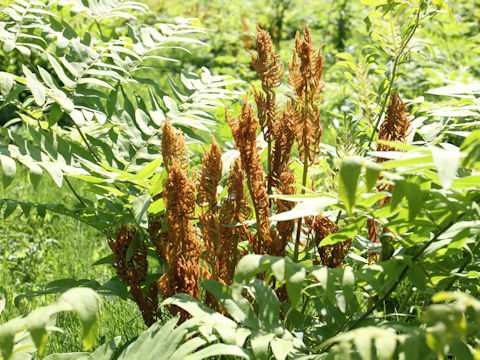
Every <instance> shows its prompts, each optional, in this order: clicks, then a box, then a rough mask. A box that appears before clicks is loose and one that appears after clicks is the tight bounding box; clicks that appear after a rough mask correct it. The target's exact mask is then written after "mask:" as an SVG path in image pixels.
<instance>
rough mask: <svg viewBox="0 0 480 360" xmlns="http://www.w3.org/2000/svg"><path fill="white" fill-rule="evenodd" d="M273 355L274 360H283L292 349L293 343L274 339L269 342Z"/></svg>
mask: <svg viewBox="0 0 480 360" xmlns="http://www.w3.org/2000/svg"><path fill="white" fill-rule="evenodd" d="M270 346H271V348H272V352H273V355H274V356H275V359H276V360H285V359H286V358H287V356H288V354H289V353H290V351H291V350H292V349H293V342H292V341H288V340H285V339H280V338H275V339H273V340H272V341H271V342H270Z"/></svg>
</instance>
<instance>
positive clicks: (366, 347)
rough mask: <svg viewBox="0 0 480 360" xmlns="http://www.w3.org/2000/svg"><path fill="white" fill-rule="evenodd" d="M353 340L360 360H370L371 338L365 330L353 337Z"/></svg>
mask: <svg viewBox="0 0 480 360" xmlns="http://www.w3.org/2000/svg"><path fill="white" fill-rule="evenodd" d="M353 342H354V343H355V347H356V348H357V351H358V353H359V354H360V357H361V358H362V360H372V338H371V335H370V334H369V333H368V332H367V331H366V332H365V333H358V334H357V335H356V336H355V337H354V338H353Z"/></svg>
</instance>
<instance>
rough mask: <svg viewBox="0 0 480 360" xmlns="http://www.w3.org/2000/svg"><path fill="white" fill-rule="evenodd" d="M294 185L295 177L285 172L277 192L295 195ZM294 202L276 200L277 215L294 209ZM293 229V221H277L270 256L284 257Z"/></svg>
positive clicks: (291, 173) (289, 172) (287, 171)
mask: <svg viewBox="0 0 480 360" xmlns="http://www.w3.org/2000/svg"><path fill="white" fill-rule="evenodd" d="M294 183H295V175H294V174H293V172H291V171H289V170H285V171H284V172H283V173H282V174H281V175H280V179H279V183H278V187H277V189H278V192H279V193H280V194H282V195H295V193H296V192H297V191H296V188H295V187H294V186H293V184H294ZM294 206H295V202H293V201H288V200H282V199H278V200H277V214H280V213H282V212H286V211H290V210H292V209H293V208H294ZM294 229H295V222H294V220H286V221H279V222H278V223H277V233H278V235H277V236H276V238H274V241H273V242H272V245H271V247H270V249H269V252H268V253H269V254H270V255H275V256H285V249H286V247H287V244H288V242H289V241H290V239H291V238H292V234H293V230H294Z"/></svg>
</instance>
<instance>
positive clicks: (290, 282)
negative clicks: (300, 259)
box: [285, 258, 306, 307]
mask: <svg viewBox="0 0 480 360" xmlns="http://www.w3.org/2000/svg"><path fill="white" fill-rule="evenodd" d="M305 276H306V271H305V268H304V267H303V266H300V265H299V264H297V263H294V262H293V261H291V260H290V259H289V258H285V277H286V284H285V287H286V288H287V294H288V299H289V300H290V304H291V305H292V307H295V306H296V305H297V304H298V302H299V301H300V293H301V291H302V289H303V281H304V280H305Z"/></svg>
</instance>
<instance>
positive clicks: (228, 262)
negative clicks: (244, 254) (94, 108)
mask: <svg viewBox="0 0 480 360" xmlns="http://www.w3.org/2000/svg"><path fill="white" fill-rule="evenodd" d="M227 187H228V195H227V196H226V197H225V198H224V199H223V202H222V206H221V208H220V212H219V220H220V237H221V239H222V241H221V244H220V251H219V254H218V258H217V261H218V262H217V269H218V274H217V279H218V281H220V282H221V283H223V284H225V285H230V284H231V283H232V279H233V273H234V270H235V266H236V264H237V261H238V259H239V257H240V256H239V254H238V243H239V241H241V240H242V239H245V238H247V239H250V238H252V235H251V234H250V232H249V231H248V230H247V228H246V226H245V225H244V221H245V220H247V219H248V218H250V215H251V210H250V208H249V205H248V201H247V200H246V199H245V194H244V188H245V175H244V171H243V168H242V161H241V160H240V157H237V158H236V159H235V160H234V162H233V165H232V168H231V170H230V173H229V175H228V181H227ZM234 225H235V226H234Z"/></svg>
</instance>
